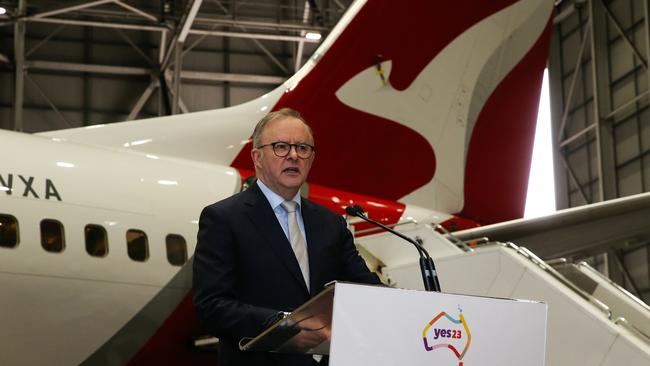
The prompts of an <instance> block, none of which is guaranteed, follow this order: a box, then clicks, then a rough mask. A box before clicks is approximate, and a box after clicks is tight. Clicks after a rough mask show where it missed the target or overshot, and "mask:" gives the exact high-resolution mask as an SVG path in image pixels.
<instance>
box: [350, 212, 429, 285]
mask: <svg viewBox="0 0 650 366" xmlns="http://www.w3.org/2000/svg"><path fill="white" fill-rule="evenodd" d="M345 213H347V214H348V215H350V216H357V217H359V218H360V219H362V220H364V221H367V222H369V223H371V224H373V225H375V226H378V227H380V228H382V229H384V230H386V231H388V232H389V233H391V234H393V235H397V236H399V237H400V238H402V239H404V240H406V241H408V242H409V243H411V244H413V245H414V246H415V248H416V249H417V250H418V254H419V255H420V261H419V262H420V271H421V272H422V281H423V282H424V289H425V290H427V291H434V292H440V282H439V281H438V274H437V272H436V266H435V265H434V263H433V259H432V258H431V256H430V255H429V252H427V250H426V249H424V247H423V246H422V244H420V243H419V242H417V241H416V240H413V239H411V238H409V237H408V236H406V235H404V234H402V233H400V232H397V231H395V230H393V229H391V228H389V227H388V226H386V225H383V224H381V223H379V222H377V221H375V220H373V219H371V218H369V217H368V216H366V215H364V211H363V208H361V206H359V205H353V206H348V207H346V208H345Z"/></svg>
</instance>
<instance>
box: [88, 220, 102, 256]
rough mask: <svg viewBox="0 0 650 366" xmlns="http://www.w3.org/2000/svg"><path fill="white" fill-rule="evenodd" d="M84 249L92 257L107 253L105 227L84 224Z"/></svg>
mask: <svg viewBox="0 0 650 366" xmlns="http://www.w3.org/2000/svg"><path fill="white" fill-rule="evenodd" d="M85 235H86V251H87V252H88V254H90V255H92V256H93V257H105V256H106V255H107V254H108V238H107V237H106V229H104V228H103V227H102V226H99V225H93V224H89V225H86V229H85Z"/></svg>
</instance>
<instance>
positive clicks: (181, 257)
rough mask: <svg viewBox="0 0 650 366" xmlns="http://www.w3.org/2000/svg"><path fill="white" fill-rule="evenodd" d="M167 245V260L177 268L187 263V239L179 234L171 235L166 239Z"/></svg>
mask: <svg viewBox="0 0 650 366" xmlns="http://www.w3.org/2000/svg"><path fill="white" fill-rule="evenodd" d="M165 241H166V244H167V260H168V261H169V263H171V264H173V265H175V266H182V265H183V264H185V262H187V244H186V243H185V238H183V237H182V236H180V235H178V234H169V235H167V238H166V239H165Z"/></svg>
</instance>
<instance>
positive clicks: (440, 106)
mask: <svg viewBox="0 0 650 366" xmlns="http://www.w3.org/2000/svg"><path fill="white" fill-rule="evenodd" d="M552 8H553V2H552V1H549V0H521V1H519V2H517V3H515V4H512V5H510V6H509V7H507V8H505V9H503V10H501V11H499V12H497V13H495V14H493V15H491V16H489V17H487V18H485V19H483V20H482V21H480V22H478V23H476V24H474V25H473V26H472V27H471V28H469V29H468V30H467V31H465V32H463V33H462V34H460V35H459V36H458V37H457V38H456V39H454V40H453V41H452V42H451V43H450V44H449V45H448V46H447V47H446V48H445V49H444V50H442V51H441V52H440V53H439V54H438V55H436V57H434V58H433V60H431V62H429V64H428V65H427V66H426V67H425V68H424V69H423V70H422V71H421V72H420V74H419V75H418V76H417V77H416V79H415V80H414V81H413V82H412V83H411V85H410V86H409V87H408V88H407V89H406V90H403V91H398V90H396V89H394V88H393V87H392V86H391V85H390V84H384V83H383V82H382V80H381V79H380V77H378V76H377V74H376V71H375V66H372V67H369V68H367V69H365V70H363V71H361V72H360V73H359V74H357V75H355V76H354V77H353V78H352V79H350V80H348V81H347V82H346V83H345V84H344V85H343V86H341V88H340V89H339V90H338V91H337V92H336V96H337V97H338V99H339V100H340V101H341V102H342V103H344V104H346V105H347V106H349V107H352V108H355V109H358V110H361V111H364V112H367V113H370V114H373V115H376V116H380V117H383V118H386V119H389V120H392V121H395V122H399V123H401V124H403V125H404V126H407V127H409V128H411V129H413V130H415V131H417V132H418V133H420V134H421V135H422V136H424V137H425V138H426V139H427V141H428V142H429V143H430V144H431V146H432V147H433V149H434V152H435V153H436V157H437V159H436V160H437V167H436V172H435V175H434V177H433V179H432V181H431V182H429V183H427V184H425V185H424V186H422V187H420V188H418V189H417V190H415V191H413V192H411V193H410V194H408V195H407V196H405V197H402V199H401V200H402V201H403V202H405V203H415V202H418V203H419V204H420V205H421V204H422V202H430V203H431V206H429V205H427V207H429V208H434V209H436V210H440V211H443V212H449V213H453V212H458V211H460V210H462V208H463V204H464V199H463V188H464V176H465V159H466V154H467V146H468V144H469V140H470V137H471V135H472V131H473V128H474V124H475V123H476V119H477V117H478V115H479V113H480V111H481V109H482V108H483V106H484V104H485V102H486V100H487V99H488V97H489V96H490V95H491V94H492V92H493V91H494V89H495V88H496V87H497V85H498V84H499V83H500V82H501V81H502V80H503V78H504V77H505V76H506V75H507V74H508V73H509V72H510V71H511V70H512V68H513V67H514V66H515V65H516V64H517V63H519V61H520V60H521V59H522V58H523V57H524V55H525V54H526V53H527V52H528V50H530V48H531V47H532V46H533V45H534V44H535V42H536V41H537V39H538V38H539V37H540V35H541V34H542V32H543V30H544V28H545V26H546V24H547V21H548V19H549V16H550V13H551V10H552ZM381 67H382V69H383V70H384V73H385V75H386V78H387V79H388V77H389V76H390V72H391V67H392V62H391V61H390V60H388V61H384V62H383V63H382V64H381ZM450 86H455V89H454V88H450Z"/></svg>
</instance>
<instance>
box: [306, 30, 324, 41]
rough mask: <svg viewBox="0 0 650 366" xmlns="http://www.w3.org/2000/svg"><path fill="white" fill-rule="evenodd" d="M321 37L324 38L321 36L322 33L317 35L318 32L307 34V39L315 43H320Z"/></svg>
mask: <svg viewBox="0 0 650 366" xmlns="http://www.w3.org/2000/svg"><path fill="white" fill-rule="evenodd" d="M321 37H322V36H321V35H320V33H316V32H307V34H305V38H307V39H313V40H315V41H318V40H319V39H321Z"/></svg>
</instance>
